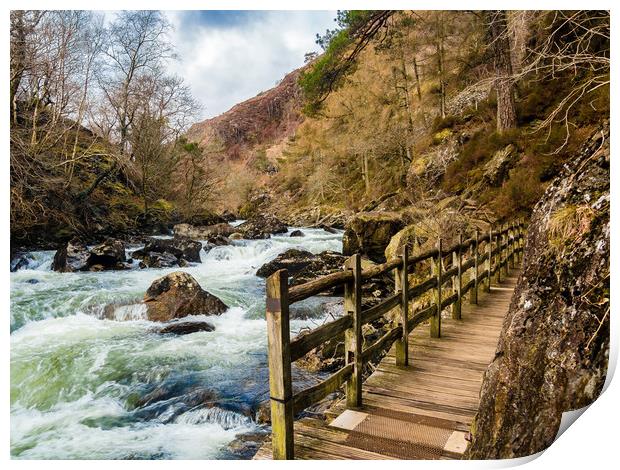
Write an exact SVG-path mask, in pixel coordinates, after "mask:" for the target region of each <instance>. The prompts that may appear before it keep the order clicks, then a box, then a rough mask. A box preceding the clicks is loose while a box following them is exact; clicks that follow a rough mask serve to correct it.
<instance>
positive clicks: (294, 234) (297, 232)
mask: <svg viewBox="0 0 620 470" xmlns="http://www.w3.org/2000/svg"><path fill="white" fill-rule="evenodd" d="M290 236H291V237H305V236H306V235H305V234H304V232H302V231H301V230H293V231H292V232H291V235H290Z"/></svg>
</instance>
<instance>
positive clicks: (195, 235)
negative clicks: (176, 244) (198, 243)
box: [173, 223, 237, 240]
mask: <svg viewBox="0 0 620 470" xmlns="http://www.w3.org/2000/svg"><path fill="white" fill-rule="evenodd" d="M173 230H174V234H175V235H178V236H183V237H188V238H192V239H194V240H207V239H209V238H210V237H213V236H216V235H224V236H228V235H230V234H232V233H234V232H236V231H237V229H236V228H235V227H233V226H232V225H229V224H227V223H220V224H215V225H207V226H194V225H190V224H178V225H175V226H174V228H173Z"/></svg>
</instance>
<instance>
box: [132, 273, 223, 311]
mask: <svg viewBox="0 0 620 470" xmlns="http://www.w3.org/2000/svg"><path fill="white" fill-rule="evenodd" d="M144 303H145V304H146V307H147V317H148V319H149V320H151V321H160V322H161V321H169V320H172V319H175V318H183V317H186V316H188V315H221V314H222V313H224V312H225V311H226V309H227V308H228V307H227V306H226V304H225V303H224V302H222V301H221V300H220V299H218V298H217V297H216V296H214V295H212V294H210V293H209V292H207V291H206V290H204V289H202V287H200V284H198V282H196V280H195V279H194V278H193V277H192V276H191V275H189V274H187V273H185V272H182V271H177V272H174V273H170V274H168V275H166V276H164V277H160V278H159V279H155V281H153V283H152V284H151V286H150V287H149V288H148V290H147V291H146V294H145V295H144Z"/></svg>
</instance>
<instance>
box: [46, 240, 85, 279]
mask: <svg viewBox="0 0 620 470" xmlns="http://www.w3.org/2000/svg"><path fill="white" fill-rule="evenodd" d="M89 258H90V252H89V251H88V248H87V247H86V245H85V244H84V243H82V242H81V241H80V240H78V239H76V238H74V239H72V240H70V241H68V242H67V244H66V245H64V246H63V247H61V248H59V249H58V251H56V254H55V255H54V261H53V262H52V270H54V271H58V272H61V273H70V272H74V271H86V270H87V269H88V268H89V265H88V259H89Z"/></svg>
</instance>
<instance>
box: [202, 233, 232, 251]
mask: <svg viewBox="0 0 620 470" xmlns="http://www.w3.org/2000/svg"><path fill="white" fill-rule="evenodd" d="M227 245H230V240H229V239H228V237H225V236H224V235H213V236H212V237H209V238H208V239H207V243H206V244H205V245H204V247H203V249H204V250H205V252H206V253H208V252H209V251H211V250H212V249H213V248H215V247H216V246H227Z"/></svg>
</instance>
